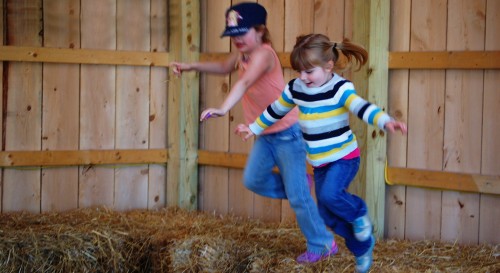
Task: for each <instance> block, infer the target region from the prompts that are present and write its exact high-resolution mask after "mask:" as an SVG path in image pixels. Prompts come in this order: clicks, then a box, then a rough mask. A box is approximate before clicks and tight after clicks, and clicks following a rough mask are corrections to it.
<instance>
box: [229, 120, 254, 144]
mask: <svg viewBox="0 0 500 273" xmlns="http://www.w3.org/2000/svg"><path fill="white" fill-rule="evenodd" d="M234 133H235V134H237V135H239V136H240V137H241V139H243V141H247V140H248V139H249V138H251V137H253V136H254V133H253V132H252V131H251V130H250V128H248V126H246V125H245V124H238V126H236V129H235V130H234Z"/></svg>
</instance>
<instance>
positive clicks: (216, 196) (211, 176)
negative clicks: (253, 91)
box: [183, 0, 248, 216]
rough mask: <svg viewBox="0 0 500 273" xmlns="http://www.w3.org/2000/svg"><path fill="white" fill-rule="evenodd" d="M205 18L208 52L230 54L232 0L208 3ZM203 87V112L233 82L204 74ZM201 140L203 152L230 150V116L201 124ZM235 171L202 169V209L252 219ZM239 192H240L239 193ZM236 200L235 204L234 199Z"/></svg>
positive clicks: (214, 104) (216, 102)
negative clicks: (225, 34) (226, 32)
mask: <svg viewBox="0 0 500 273" xmlns="http://www.w3.org/2000/svg"><path fill="white" fill-rule="evenodd" d="M204 2H205V4H204V5H205V6H204V10H205V18H204V21H203V23H202V26H201V27H202V28H203V33H204V39H203V40H204V41H205V42H204V45H203V50H204V51H205V52H229V51H230V43H231V42H230V40H229V38H221V37H220V35H221V33H222V32H223V31H224V28H225V26H226V20H225V12H226V9H227V8H228V7H229V6H230V5H231V2H230V1H215V0H208V1H204ZM183 61H184V60H183ZM202 82H203V84H202V86H201V88H200V92H201V94H200V98H201V101H202V103H201V109H200V112H201V110H203V109H205V108H209V107H218V106H220V105H221V104H222V102H223V101H224V99H225V97H226V95H227V94H228V93H229V91H230V90H229V88H230V83H229V76H227V75H209V74H203V75H202ZM200 132H201V135H200V141H201V147H202V148H203V149H208V150H213V151H228V150H229V134H230V132H229V118H228V116H224V117H220V118H216V119H211V120H207V121H206V122H203V123H202V124H200ZM230 171H231V170H228V169H225V168H219V167H208V166H207V167H201V173H200V177H201V179H200V182H201V184H200V196H202V199H201V200H200V207H201V208H202V209H203V210H205V211H210V212H215V213H221V214H225V213H227V212H228V211H233V212H234V213H235V214H237V215H241V216H248V214H247V213H246V212H245V209H247V208H248V207H247V206H245V203H246V200H247V199H248V192H247V191H246V190H245V189H244V187H242V186H241V180H238V179H234V180H231V181H230V180H229V172H230ZM235 189H238V190H235ZM232 197H235V198H236V200H235V201H234V202H231V198H232Z"/></svg>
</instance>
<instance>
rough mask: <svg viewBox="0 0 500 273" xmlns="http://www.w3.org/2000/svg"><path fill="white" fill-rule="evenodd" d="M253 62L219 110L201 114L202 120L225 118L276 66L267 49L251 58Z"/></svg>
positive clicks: (209, 110)
mask: <svg viewBox="0 0 500 273" xmlns="http://www.w3.org/2000/svg"><path fill="white" fill-rule="evenodd" d="M251 58H252V61H251V63H250V65H249V66H248V67H247V70H246V71H245V73H244V74H243V75H242V76H241V77H240V78H239V79H238V81H237V82H236V83H235V84H234V85H233V87H232V88H231V91H230V92H229V94H228V96H227V97H226V99H225V100H224V102H223V103H222V105H221V106H220V107H219V108H208V109H206V110H205V111H203V112H202V113H201V116H200V120H201V121H203V120H205V119H207V118H209V117H218V116H223V115H225V114H227V112H229V110H231V108H233V106H234V105H235V104H236V103H237V102H238V101H239V100H240V99H241V98H242V97H243V95H244V94H245V92H246V91H247V90H248V88H249V87H250V86H252V85H253V84H254V83H255V82H256V81H257V80H258V79H259V78H260V77H261V76H262V75H263V74H264V73H266V72H268V71H270V70H271V69H272V68H273V65H274V58H273V56H272V53H271V52H270V51H268V50H266V49H262V48H261V49H258V50H257V51H256V52H254V53H253V54H252V56H251Z"/></svg>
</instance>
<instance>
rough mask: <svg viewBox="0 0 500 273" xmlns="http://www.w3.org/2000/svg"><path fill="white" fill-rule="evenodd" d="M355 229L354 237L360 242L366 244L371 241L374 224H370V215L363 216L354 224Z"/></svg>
mask: <svg viewBox="0 0 500 273" xmlns="http://www.w3.org/2000/svg"><path fill="white" fill-rule="evenodd" d="M352 226H353V229H354V237H356V239H357V240H358V241H360V242H364V241H366V240H368V239H370V235H372V223H371V222H370V217H369V216H368V213H367V214H365V215H364V216H361V217H359V218H357V219H356V220H354V222H352Z"/></svg>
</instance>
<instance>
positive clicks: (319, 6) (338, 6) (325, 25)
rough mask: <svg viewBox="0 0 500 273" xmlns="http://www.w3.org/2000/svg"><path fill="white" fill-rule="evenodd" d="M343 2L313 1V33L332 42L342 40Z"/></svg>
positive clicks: (342, 0) (330, 0)
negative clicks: (323, 36) (321, 35)
mask: <svg viewBox="0 0 500 273" xmlns="http://www.w3.org/2000/svg"><path fill="white" fill-rule="evenodd" d="M344 6H345V3H344V0H314V32H315V33H322V34H325V35H326V36H328V37H329V38H330V40H332V41H342V39H343V38H344V24H345V20H344V10H345V7H344Z"/></svg>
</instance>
